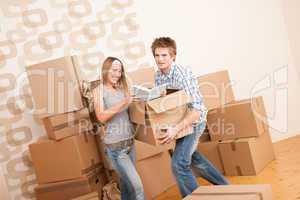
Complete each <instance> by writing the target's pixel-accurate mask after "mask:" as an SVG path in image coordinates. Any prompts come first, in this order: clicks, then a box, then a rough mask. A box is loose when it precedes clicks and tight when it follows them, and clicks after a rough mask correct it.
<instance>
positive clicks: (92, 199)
mask: <svg viewBox="0 0 300 200" xmlns="http://www.w3.org/2000/svg"><path fill="white" fill-rule="evenodd" d="M72 200H101V196H99V193H98V192H91V193H89V194H85V195H82V196H80V197H76V198H73V199H72Z"/></svg>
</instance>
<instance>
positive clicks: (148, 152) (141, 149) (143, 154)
mask: <svg viewBox="0 0 300 200" xmlns="http://www.w3.org/2000/svg"><path fill="white" fill-rule="evenodd" d="M97 143H98V145H99V146H98V148H99V151H100V155H101V158H102V161H103V164H104V168H105V169H108V170H114V169H113V167H112V164H111V161H110V160H109V159H108V157H107V155H106V154H105V149H104V144H103V142H102V140H101V139H100V136H97ZM134 144H135V151H136V161H140V160H144V159H146V158H148V157H151V156H154V155H157V154H159V153H162V152H164V151H167V150H169V149H173V148H174V146H175V143H174V142H173V143H170V144H169V145H162V146H153V145H149V144H147V143H144V142H141V141H138V140H135V141H134Z"/></svg>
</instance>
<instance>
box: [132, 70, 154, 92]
mask: <svg viewBox="0 0 300 200" xmlns="http://www.w3.org/2000/svg"><path fill="white" fill-rule="evenodd" d="M154 75H155V69H154V67H145V68H140V69H138V70H134V71H130V72H128V73H127V78H128V81H129V84H130V85H140V86H144V87H147V88H152V87H154V85H155V80H154Z"/></svg>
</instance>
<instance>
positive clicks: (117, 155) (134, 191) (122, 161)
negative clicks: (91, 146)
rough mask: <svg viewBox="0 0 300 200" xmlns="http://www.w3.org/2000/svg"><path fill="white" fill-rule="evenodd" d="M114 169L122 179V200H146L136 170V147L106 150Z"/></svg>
mask: <svg viewBox="0 0 300 200" xmlns="http://www.w3.org/2000/svg"><path fill="white" fill-rule="evenodd" d="M105 152H106V154H107V156H108V158H109V159H110V160H111V163H112V166H113V168H114V169H115V170H116V172H117V173H118V175H119V177H120V188H121V199H122V200H144V199H145V197H144V189H143V185H142V181H141V179H140V176H139V174H138V173H137V171H136V168H135V145H134V144H133V145H131V146H124V147H118V148H107V147H106V148H105Z"/></svg>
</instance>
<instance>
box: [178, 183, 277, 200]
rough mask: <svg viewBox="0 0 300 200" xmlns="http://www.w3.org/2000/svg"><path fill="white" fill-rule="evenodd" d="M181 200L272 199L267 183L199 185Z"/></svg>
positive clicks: (270, 189)
mask: <svg viewBox="0 0 300 200" xmlns="http://www.w3.org/2000/svg"><path fill="white" fill-rule="evenodd" d="M183 200H272V188H271V186H270V185H267V184H260V185H217V186H201V187H198V188H197V189H196V190H195V191H194V192H193V193H192V194H191V195H189V196H187V197H185V198H184V199H183Z"/></svg>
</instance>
